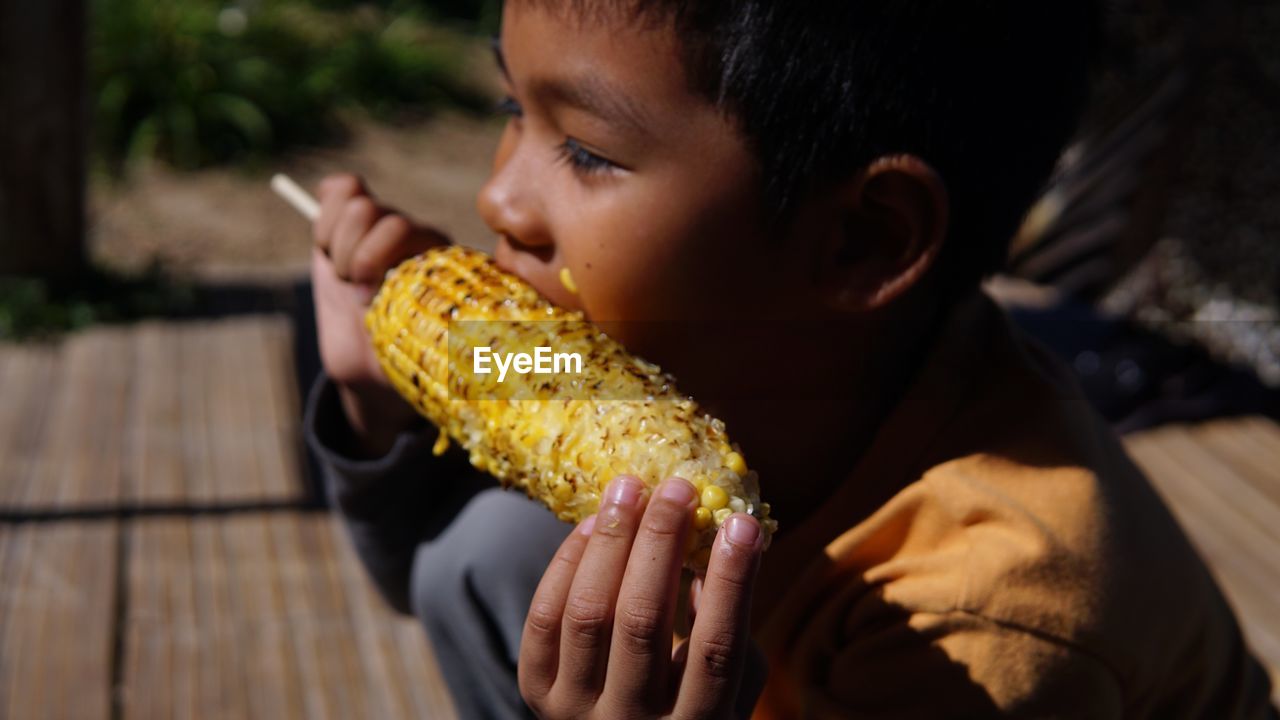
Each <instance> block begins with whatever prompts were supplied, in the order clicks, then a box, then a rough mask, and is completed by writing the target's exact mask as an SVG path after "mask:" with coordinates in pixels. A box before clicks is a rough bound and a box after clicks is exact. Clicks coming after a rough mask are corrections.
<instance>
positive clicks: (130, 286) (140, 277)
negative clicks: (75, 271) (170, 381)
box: [0, 265, 197, 340]
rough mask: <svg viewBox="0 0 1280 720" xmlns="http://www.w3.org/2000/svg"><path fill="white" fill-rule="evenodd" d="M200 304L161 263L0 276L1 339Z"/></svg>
mask: <svg viewBox="0 0 1280 720" xmlns="http://www.w3.org/2000/svg"><path fill="white" fill-rule="evenodd" d="M196 304H197V299H196V293H195V290H194V289H193V287H192V286H190V285H188V284H184V283H182V282H179V281H177V280H174V279H172V278H170V277H168V276H166V275H165V273H164V272H163V271H162V270H161V268H160V266H159V265H152V266H151V267H150V268H148V269H147V270H146V271H145V272H142V273H138V274H132V275H125V274H121V273H117V272H113V271H108V270H102V269H97V268H90V269H88V270H86V272H84V273H82V274H79V275H77V276H76V277H75V278H74V279H66V280H53V279H44V278H31V277H7V276H0V339H4V340H8V339H19V340H21V339H27V338H32V337H42V336H50V335H54V334H56V333H61V332H66V331H69V330H77V329H80V328H83V327H87V326H89V325H93V324H95V323H103V322H126V321H130V320H137V319H139V318H143V317H156V316H173V315H181V314H183V313H188V312H190V311H192V310H193V309H194V308H195V307H196Z"/></svg>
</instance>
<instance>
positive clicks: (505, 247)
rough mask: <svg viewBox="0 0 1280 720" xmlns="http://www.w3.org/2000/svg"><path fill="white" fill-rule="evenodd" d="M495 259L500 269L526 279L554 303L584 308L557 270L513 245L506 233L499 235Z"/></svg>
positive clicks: (564, 306)
mask: <svg viewBox="0 0 1280 720" xmlns="http://www.w3.org/2000/svg"><path fill="white" fill-rule="evenodd" d="M493 260H494V264H496V265H497V266H498V268H499V269H500V270H502V271H504V272H508V273H511V274H512V275H515V276H516V277H518V278H520V279H521V280H523V281H525V282H526V283H528V284H529V285H531V286H532V287H533V289H534V290H537V291H538V294H539V295H541V296H543V297H544V298H546V299H547V300H549V301H551V302H552V303H553V304H555V305H558V306H560V307H563V308H566V309H569V310H580V309H582V308H581V307H580V306H579V304H578V303H577V302H576V298H575V296H574V295H573V294H572V293H570V292H569V291H568V290H567V289H566V288H565V287H564V285H563V284H561V282H560V281H559V280H558V279H557V278H558V276H557V275H556V273H555V272H548V270H547V265H546V264H545V263H543V262H542V261H541V260H540V259H538V258H536V257H534V256H533V255H530V254H529V253H527V252H521V251H520V250H518V249H516V248H514V247H512V243H511V241H510V240H508V239H507V237H506V236H505V235H500V236H498V245H497V247H496V248H495V249H494V253H493Z"/></svg>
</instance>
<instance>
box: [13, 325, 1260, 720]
mask: <svg viewBox="0 0 1280 720" xmlns="http://www.w3.org/2000/svg"><path fill="white" fill-rule="evenodd" d="M291 348H292V335H291V329H290V326H289V322H288V320H287V319H286V318H284V317H283V316H250V317H242V318H237V319H226V320H217V321H201V322H189V323H181V324H175V323H148V324H142V325H137V326H132V327H127V328H103V329H94V330H91V331H88V332H84V333H80V334H77V335H75V336H72V337H70V338H68V339H67V340H65V341H64V342H62V343H60V344H58V345H45V346H30V345H23V346H19V345H0V397H3V403H0V717H5V718H10V717H11V718H23V719H24V720H25V719H26V718H43V717H48V718H89V719H92V718H104V719H105V718H153V717H155V718H160V717H163V718H170V717H192V718H219V717H225V718H236V719H240V718H270V719H272V720H274V719H275V718H294V717H306V718H341V719H345V718H408V717H431V718H441V717H452V716H454V711H453V709H452V706H451V705H450V701H449V697H448V693H447V690H446V689H445V687H444V684H443V682H442V680H441V678H440V674H439V670H438V668H437V666H436V664H435V661H434V659H433V658H432V657H431V654H430V651H429V648H428V645H427V643H426V642H425V639H424V637H423V635H422V631H421V629H420V628H419V627H418V626H417V624H416V623H415V622H414V621H412V620H410V619H406V618H402V617H398V616H395V615H393V614H392V613H391V612H390V611H389V610H387V609H386V608H385V607H384V605H383V604H382V603H381V601H380V600H379V599H378V598H377V597H376V596H375V595H374V593H373V591H372V589H371V586H370V584H369V583H368V581H367V580H366V579H365V577H364V576H363V571H362V569H361V568H360V566H359V563H358V561H357V560H356V558H355V557H354V555H353V554H352V552H351V550H350V548H349V547H348V545H347V542H346V539H345V538H344V537H343V536H342V532H341V528H340V527H339V526H338V525H337V523H336V521H335V520H334V519H333V518H332V517H331V516H329V515H328V514H327V513H324V512H318V511H316V510H315V509H314V502H312V500H313V498H309V497H308V496H307V492H306V489H305V485H304V482H303V464H302V460H301V458H302V454H301V440H300V434H299V412H300V402H299V397H298V392H297V386H296V380H295V373H294V363H293V358H292V349H291ZM1128 444H1129V447H1130V449H1131V451H1132V453H1133V455H1134V457H1135V459H1137V460H1138V462H1139V463H1140V464H1141V465H1142V466H1143V467H1144V468H1145V469H1146V470H1147V471H1148V473H1149V474H1150V475H1151V477H1152V479H1153V480H1154V481H1155V483H1156V485H1157V487H1158V488H1159V490H1160V492H1161V493H1162V494H1163V495H1164V496H1165V497H1166V499H1167V500H1168V501H1169V504H1170V505H1171V506H1172V507H1173V509H1174V512H1175V514H1176V515H1177V516H1178V518H1179V520H1180V521H1181V522H1182V523H1183V525H1184V526H1185V527H1186V528H1187V530H1188V532H1189V533H1190V534H1191V536H1192V538H1193V539H1194V541H1195V542H1196V544H1197V545H1198V547H1199V548H1200V550H1201V552H1202V553H1203V554H1204V556H1205V557H1206V558H1207V559H1208V561H1209V563H1210V565H1211V566H1212V568H1213V570H1214V572H1215V573H1216V574H1217V576H1218V578H1219V579H1220V580H1221V582H1222V584H1223V586H1224V588H1225V589H1226V591H1227V594H1228V595H1229V597H1230V599H1231V601H1232V603H1233V604H1234V605H1235V607H1236V608H1237V610H1238V611H1239V613H1240V615H1241V618H1242V622H1243V624H1244V627H1245V631H1246V634H1247V635H1248V637H1249V640H1250V642H1251V643H1252V645H1253V647H1254V649H1255V651H1256V652H1257V653H1258V654H1259V655H1260V656H1261V657H1262V658H1263V659H1264V660H1265V661H1266V662H1267V663H1268V664H1269V666H1270V667H1271V668H1272V673H1273V678H1274V679H1275V680H1277V681H1280V675H1277V674H1276V669H1278V668H1280V427H1278V426H1277V425H1275V424H1274V423H1272V422H1270V421H1268V420H1262V419H1256V418H1244V419H1233V420H1220V421H1215V422H1212V423H1207V424H1204V425H1200V426H1195V427H1184V426H1173V427H1165V428H1161V429H1158V430H1154V431H1150V432H1147V433H1143V434H1140V435H1137V436H1133V437H1131V438H1129V439H1128ZM1277 684H1280V682H1277ZM1277 698H1280V693H1277Z"/></svg>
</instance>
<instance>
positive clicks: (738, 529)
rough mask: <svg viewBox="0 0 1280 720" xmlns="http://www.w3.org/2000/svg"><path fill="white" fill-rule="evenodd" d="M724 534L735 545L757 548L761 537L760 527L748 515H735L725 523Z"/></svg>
mask: <svg viewBox="0 0 1280 720" xmlns="http://www.w3.org/2000/svg"><path fill="white" fill-rule="evenodd" d="M724 534H725V537H727V538H728V539H729V542H731V543H733V544H734V545H739V546H741V547H755V544H756V540H757V539H759V537H760V525H759V524H758V523H756V521H754V520H752V519H751V518H750V517H747V516H746V515H741V514H733V515H730V516H729V519H728V520H725V521H724Z"/></svg>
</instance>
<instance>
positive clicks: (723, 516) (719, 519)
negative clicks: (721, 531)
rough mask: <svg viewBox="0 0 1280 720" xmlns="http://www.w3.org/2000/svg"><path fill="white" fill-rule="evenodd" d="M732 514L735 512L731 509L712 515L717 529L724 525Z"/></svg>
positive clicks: (721, 509)
mask: <svg viewBox="0 0 1280 720" xmlns="http://www.w3.org/2000/svg"><path fill="white" fill-rule="evenodd" d="M732 514H733V511H732V510H730V509H729V508H720V509H719V510H717V511H715V514H714V515H712V517H714V518H715V520H716V527H719V526H721V525H723V524H724V521H725V520H728V519H729V516H730V515H732Z"/></svg>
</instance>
